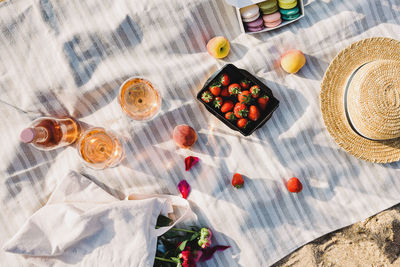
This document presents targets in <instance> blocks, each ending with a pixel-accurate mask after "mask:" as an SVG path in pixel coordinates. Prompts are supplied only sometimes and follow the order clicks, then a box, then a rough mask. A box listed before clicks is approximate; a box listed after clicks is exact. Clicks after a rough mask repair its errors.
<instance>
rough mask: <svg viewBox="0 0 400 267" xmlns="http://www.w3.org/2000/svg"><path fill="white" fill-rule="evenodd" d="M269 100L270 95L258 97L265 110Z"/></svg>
mask: <svg viewBox="0 0 400 267" xmlns="http://www.w3.org/2000/svg"><path fill="white" fill-rule="evenodd" d="M268 101H269V97H268V96H266V95H264V96H262V97H260V98H258V99H257V102H258V105H259V106H260V109H261V110H264V109H265V108H266V107H267V104H268Z"/></svg>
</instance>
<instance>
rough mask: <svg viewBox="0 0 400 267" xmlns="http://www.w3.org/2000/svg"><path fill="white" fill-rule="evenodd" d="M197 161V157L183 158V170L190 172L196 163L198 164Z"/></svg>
mask: <svg viewBox="0 0 400 267" xmlns="http://www.w3.org/2000/svg"><path fill="white" fill-rule="evenodd" d="M199 160H200V159H199V158H198V157H192V156H190V157H187V158H185V170H186V171H188V170H190V169H191V168H192V167H193V166H194V165H195V164H196V163H197V162H199Z"/></svg>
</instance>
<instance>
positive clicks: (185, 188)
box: [178, 180, 190, 199]
mask: <svg viewBox="0 0 400 267" xmlns="http://www.w3.org/2000/svg"><path fill="white" fill-rule="evenodd" d="M178 190H179V192H181V194H182V197H183V198H184V199H186V198H187V197H188V195H189V193H190V185H189V184H188V182H187V181H186V180H182V181H180V182H179V184H178Z"/></svg>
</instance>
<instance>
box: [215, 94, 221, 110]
mask: <svg viewBox="0 0 400 267" xmlns="http://www.w3.org/2000/svg"><path fill="white" fill-rule="evenodd" d="M213 104H214V107H215V108H217V109H220V108H221V106H222V97H219V96H217V97H216V98H215V99H214V102H213Z"/></svg>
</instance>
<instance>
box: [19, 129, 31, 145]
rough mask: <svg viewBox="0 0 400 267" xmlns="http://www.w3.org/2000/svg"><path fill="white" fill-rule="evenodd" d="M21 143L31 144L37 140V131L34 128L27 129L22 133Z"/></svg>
mask: <svg viewBox="0 0 400 267" xmlns="http://www.w3.org/2000/svg"><path fill="white" fill-rule="evenodd" d="M20 138H21V141H22V142H23V143H30V142H32V141H33V139H34V138H35V130H34V129H32V128H26V129H24V130H23V131H22V132H21V135H20Z"/></svg>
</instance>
